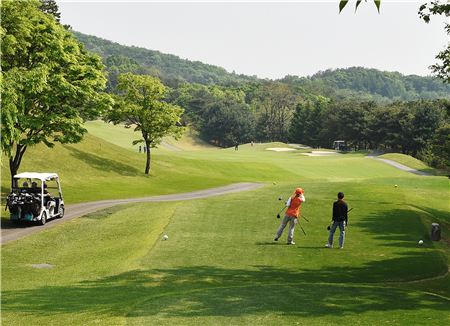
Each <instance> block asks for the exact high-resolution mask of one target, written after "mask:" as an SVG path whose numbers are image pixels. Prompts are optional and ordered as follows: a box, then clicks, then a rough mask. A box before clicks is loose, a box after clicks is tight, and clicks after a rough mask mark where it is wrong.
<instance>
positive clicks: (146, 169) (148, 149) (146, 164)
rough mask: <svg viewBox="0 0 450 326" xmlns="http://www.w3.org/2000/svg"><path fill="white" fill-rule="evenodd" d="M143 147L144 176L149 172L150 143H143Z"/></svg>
mask: <svg viewBox="0 0 450 326" xmlns="http://www.w3.org/2000/svg"><path fill="white" fill-rule="evenodd" d="M145 147H147V151H146V153H147V162H146V163H145V174H149V172H150V142H145Z"/></svg>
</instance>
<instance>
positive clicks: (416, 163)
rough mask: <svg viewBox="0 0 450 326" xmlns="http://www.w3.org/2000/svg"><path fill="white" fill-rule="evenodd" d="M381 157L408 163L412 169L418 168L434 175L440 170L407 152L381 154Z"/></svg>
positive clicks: (404, 163)
mask: <svg viewBox="0 0 450 326" xmlns="http://www.w3.org/2000/svg"><path fill="white" fill-rule="evenodd" d="M379 158H385V159H387V160H392V161H394V162H398V163H400V164H403V165H406V166H407V167H410V168H412V169H416V170H418V171H422V172H426V173H430V174H433V175H436V174H438V171H437V170H436V169H434V168H432V167H429V166H428V165H426V164H425V163H424V162H422V161H420V160H418V159H416V158H414V157H412V156H409V155H405V154H400V153H388V154H383V155H380V156H379Z"/></svg>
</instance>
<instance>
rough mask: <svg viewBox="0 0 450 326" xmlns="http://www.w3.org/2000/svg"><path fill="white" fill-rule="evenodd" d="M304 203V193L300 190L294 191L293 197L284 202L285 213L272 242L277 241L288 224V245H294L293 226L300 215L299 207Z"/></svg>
mask: <svg viewBox="0 0 450 326" xmlns="http://www.w3.org/2000/svg"><path fill="white" fill-rule="evenodd" d="M304 202H305V191H304V190H303V189H302V188H297V189H295V191H294V193H293V195H292V196H291V197H290V198H289V199H288V201H287V202H286V208H287V210H286V213H284V218H283V220H282V221H281V224H280V227H279V228H278V231H277V234H276V235H275V238H274V239H273V240H274V241H278V239H279V238H280V237H281V234H282V233H283V230H284V228H285V227H286V225H287V224H288V223H289V232H288V241H287V243H288V244H295V242H294V229H295V225H296V224H297V223H298V216H299V214H300V207H301V205H302V203H304Z"/></svg>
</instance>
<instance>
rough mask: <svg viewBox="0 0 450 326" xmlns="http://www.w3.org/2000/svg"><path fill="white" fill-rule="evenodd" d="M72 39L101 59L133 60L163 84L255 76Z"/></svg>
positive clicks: (228, 81) (222, 81)
mask: <svg viewBox="0 0 450 326" xmlns="http://www.w3.org/2000/svg"><path fill="white" fill-rule="evenodd" d="M73 34H74V35H75V37H76V38H77V39H78V40H79V41H80V42H81V43H83V44H84V45H85V46H86V48H87V49H88V50H89V51H92V52H94V53H97V54H99V55H100V56H101V57H102V58H103V59H104V60H106V59H107V58H108V57H110V56H120V57H126V58H128V59H132V60H133V61H135V62H136V63H137V64H139V65H140V66H142V67H143V68H147V69H148V72H150V73H151V74H152V75H157V76H158V77H160V78H161V79H163V80H165V81H166V82H169V83H170V82H172V83H173V82H175V81H186V82H189V83H199V84H205V85H210V84H236V83H242V82H248V81H252V80H256V78H254V77H249V76H245V75H237V74H234V73H229V72H227V71H226V70H225V69H224V68H221V67H217V66H213V65H209V64H205V63H202V62H199V61H190V60H186V59H181V58H180V57H178V56H176V55H173V54H165V53H161V52H159V51H154V50H148V49H144V48H141V47H136V46H124V45H121V44H118V43H115V42H112V41H108V40H105V39H102V38H99V37H96V36H92V35H86V34H82V33H79V32H76V31H73Z"/></svg>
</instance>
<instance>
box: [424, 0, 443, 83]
mask: <svg viewBox="0 0 450 326" xmlns="http://www.w3.org/2000/svg"><path fill="white" fill-rule="evenodd" d="M432 15H445V17H447V22H446V23H445V30H446V31H447V34H448V35H449V36H450V23H449V17H450V3H449V2H448V1H447V2H446V3H439V1H432V2H431V3H430V4H423V5H422V6H420V8H419V16H420V18H422V19H423V20H424V21H425V22H426V23H428V22H429V21H430V19H431V16H432ZM436 59H438V60H440V61H441V62H440V63H439V62H438V63H436V64H434V65H432V66H430V68H431V70H432V71H433V72H434V73H436V75H437V76H438V77H439V78H441V79H442V80H443V81H444V82H446V83H450V42H449V43H448V44H447V48H446V49H445V50H442V51H441V52H439V53H438V55H437V56H436Z"/></svg>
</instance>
